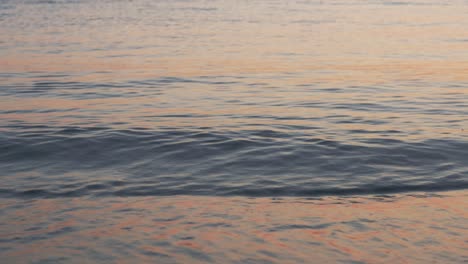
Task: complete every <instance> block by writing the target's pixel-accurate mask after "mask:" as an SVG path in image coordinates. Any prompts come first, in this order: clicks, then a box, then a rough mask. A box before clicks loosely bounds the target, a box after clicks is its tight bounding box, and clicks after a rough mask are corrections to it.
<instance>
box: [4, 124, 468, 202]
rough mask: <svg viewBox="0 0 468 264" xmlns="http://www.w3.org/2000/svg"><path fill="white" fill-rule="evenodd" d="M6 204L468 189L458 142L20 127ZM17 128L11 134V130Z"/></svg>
mask: <svg viewBox="0 0 468 264" xmlns="http://www.w3.org/2000/svg"><path fill="white" fill-rule="evenodd" d="M18 126H19V127H21V131H22V132H21V133H18V132H15V133H13V132H1V136H0V149H1V152H0V169H1V171H2V176H3V183H2V184H1V185H0V188H1V189H2V192H1V193H2V197H62V196H65V197H67V196H82V195H98V196H101V195H103V196H109V195H110V196H141V195H150V196H154V195H185V194H186V195H245V196H280V195H281V196H317V195H354V194H383V193H398V192H412V191H445V190H455V189H465V188H468V181H467V177H466V175H468V166H467V163H466V156H467V154H468V153H467V150H468V142H466V141H462V140H449V139H446V140H442V139H440V140H425V141H415V142H410V141H401V140H396V139H385V138H382V139H378V138H373V139H362V140H360V141H355V142H352V144H350V143H346V142H342V141H334V140H329V139H324V138H319V137H303V136H297V135H296V134H294V133H288V132H282V131H274V130H264V131H261V130H244V131H236V132H232V131H217V130H210V129H208V128H203V129H192V130H190V129H180V128H179V129H177V128H166V129H160V130H149V129H138V128H134V129H126V130H123V129H121V130H117V129H112V128H108V127H73V126H71V127H51V126H31V127H27V126H21V125H18ZM10 129H11V128H10Z"/></svg>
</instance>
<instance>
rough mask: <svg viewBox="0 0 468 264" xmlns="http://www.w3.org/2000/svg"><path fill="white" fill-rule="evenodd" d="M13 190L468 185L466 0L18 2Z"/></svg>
mask: <svg viewBox="0 0 468 264" xmlns="http://www.w3.org/2000/svg"><path fill="white" fill-rule="evenodd" d="M0 21H1V24H2V26H1V29H0V33H1V35H2V36H3V37H2V39H1V42H0V48H1V49H0V52H1V55H2V56H1V57H0V72H1V79H0V103H1V108H0V120H1V121H0V126H1V127H0V129H1V130H0V148H1V151H0V171H1V174H2V183H1V184H0V189H1V192H0V195H1V196H2V197H69V196H83V195H97V196H135V195H173V194H184V195H192V194H204V195H206V194H209V195H247V196H269V195H283V196H290V195H293V196H295V195H300V196H310V195H323V194H327V195H335V194H336V195H341V194H381V193H396V192H411V191H444V190H452V189H466V188H468V177H467V175H468V90H467V89H468V49H467V48H466V47H467V43H468V42H467V40H468V35H467V34H468V31H467V30H466V29H467V28H468V3H467V2H466V1H449V2H447V1H442V2H438V1H409V2H391V1H301V2H290V1H198V0H197V1H145V0H136V1H104V0H100V1H86V0H76V1H65V0H62V1H36V0H31V1H9V0H6V1H5V0H3V1H1V2H0Z"/></svg>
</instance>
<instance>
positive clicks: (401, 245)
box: [0, 192, 468, 263]
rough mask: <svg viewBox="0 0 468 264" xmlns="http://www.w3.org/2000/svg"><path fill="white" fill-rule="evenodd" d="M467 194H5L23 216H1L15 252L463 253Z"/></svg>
mask: <svg viewBox="0 0 468 264" xmlns="http://www.w3.org/2000/svg"><path fill="white" fill-rule="evenodd" d="M466 198H467V197H466V193H464V192H452V193H443V194H440V195H436V194H414V195H395V196H388V195H387V196H367V197H366V196H360V197H342V198H333V197H328V198H327V197H323V198H276V199H272V198H242V197H232V198H229V197H193V196H174V197H142V198H99V199H75V198H72V199H45V200H38V201H31V202H27V201H24V202H23V203H20V204H16V203H10V202H9V201H8V200H5V201H4V202H2V204H1V208H0V210H1V211H2V220H3V221H2V222H3V223H5V222H12V221H14V222H16V225H15V226H11V225H10V226H6V225H5V224H3V225H1V226H0V233H1V234H2V239H3V240H11V241H15V242H13V245H14V247H10V248H9V249H4V250H5V251H4V253H3V258H4V260H7V261H8V262H25V261H26V260H28V259H29V260H32V259H34V260H47V259H48V260H54V259H55V260H57V259H61V260H72V261H76V262H82V261H85V262H88V261H89V262H94V261H95V260H99V261H106V260H118V261H117V262H120V261H121V262H124V263H125V262H127V261H137V262H150V261H151V260H152V259H153V260H154V257H157V258H158V263H174V262H180V263H187V262H190V263H205V262H207V261H209V262H214V263H228V262H229V263H246V262H255V263H256V262H266V263H297V262H303V263H305V262H314V263H330V262H334V263H336V262H340V261H345V262H352V261H355V262H358V263H361V262H362V263H393V262H398V263H428V262H437V263H439V262H445V263H448V262H451V263H456V262H457V263H461V262H463V261H464V260H466V253H467V249H466V244H465V243H466V241H465V239H466V237H467V235H468V233H467V232H466V230H467V226H466V225H467V219H468V214H467V212H468V211H467V209H468V208H467V206H468V204H467V199H466ZM27 238H35V239H32V240H30V239H27ZM25 239H27V241H26V240H25ZM464 256H465V257H464Z"/></svg>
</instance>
